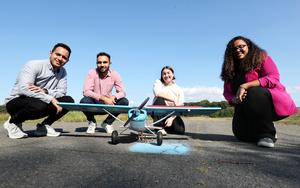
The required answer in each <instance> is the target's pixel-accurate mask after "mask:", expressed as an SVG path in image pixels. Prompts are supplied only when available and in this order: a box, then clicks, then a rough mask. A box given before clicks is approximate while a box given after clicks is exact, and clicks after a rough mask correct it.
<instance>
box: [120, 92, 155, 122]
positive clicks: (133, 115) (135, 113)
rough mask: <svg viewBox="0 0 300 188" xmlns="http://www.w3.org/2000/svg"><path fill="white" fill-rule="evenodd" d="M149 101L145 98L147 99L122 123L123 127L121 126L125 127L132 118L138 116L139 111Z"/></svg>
mask: <svg viewBox="0 0 300 188" xmlns="http://www.w3.org/2000/svg"><path fill="white" fill-rule="evenodd" d="M149 99H150V97H147V98H146V99H145V100H144V101H143V102H142V104H140V106H139V107H138V108H136V109H135V110H134V112H133V114H132V116H131V117H130V118H129V119H128V120H127V121H126V122H125V123H124V125H123V126H124V127H126V125H127V124H128V123H129V122H130V121H131V120H132V119H133V118H135V117H137V116H138V114H139V112H140V110H141V109H142V108H144V106H145V105H146V104H147V102H148V101H149Z"/></svg>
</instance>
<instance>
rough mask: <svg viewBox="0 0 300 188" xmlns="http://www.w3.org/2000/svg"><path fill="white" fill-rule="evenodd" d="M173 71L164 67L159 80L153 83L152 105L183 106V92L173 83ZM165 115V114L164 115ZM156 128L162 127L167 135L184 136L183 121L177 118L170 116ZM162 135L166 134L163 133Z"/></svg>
mask: <svg viewBox="0 0 300 188" xmlns="http://www.w3.org/2000/svg"><path fill="white" fill-rule="evenodd" d="M174 79H175V76H174V70H173V68H172V67H170V66H165V67H163V68H162V70H161V77H160V80H159V79H157V80H156V81H155V83H154V87H153V92H154V95H155V98H154V100H153V105H166V106H183V105H184V94H183V90H182V89H181V88H180V87H179V86H178V85H177V84H176V83H175V81H174ZM166 115H167V114H166ZM164 116H165V115H163V116H153V117H152V118H153V120H154V121H157V120H159V119H160V118H163V117H164ZM156 126H160V127H163V128H164V130H165V131H167V132H168V133H175V134H184V132H185V126H184V122H183V120H182V119H181V118H180V117H179V116H171V117H169V118H167V119H166V120H165V121H162V123H158V124H156ZM164 130H163V131H162V132H163V134H166V132H165V131H164Z"/></svg>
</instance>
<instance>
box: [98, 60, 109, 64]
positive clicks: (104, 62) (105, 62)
mask: <svg viewBox="0 0 300 188" xmlns="http://www.w3.org/2000/svg"><path fill="white" fill-rule="evenodd" d="M100 63H103V64H107V63H108V61H97V64H100Z"/></svg>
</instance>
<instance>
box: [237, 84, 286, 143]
mask: <svg viewBox="0 0 300 188" xmlns="http://www.w3.org/2000/svg"><path fill="white" fill-rule="evenodd" d="M283 100H284V99H283ZM283 118H285V117H279V116H277V115H276V113H275V110H274V105H273V101H272V96H271V94H270V92H269V91H268V89H266V88H262V87H252V88H250V89H248V91H247V97H246V99H245V100H244V101H243V102H242V103H241V104H238V105H236V106H235V110H234V116H233V120H232V130H233V134H234V135H235V136H236V137H237V138H238V139H239V140H242V141H246V142H257V141H258V140H259V139H261V138H265V137H268V138H271V139H272V140H273V141H274V142H275V141H276V139H275V134H276V129H275V127H274V123H273V121H277V120H280V119H283Z"/></svg>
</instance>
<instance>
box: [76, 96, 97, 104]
mask: <svg viewBox="0 0 300 188" xmlns="http://www.w3.org/2000/svg"><path fill="white" fill-rule="evenodd" d="M79 103H87V104H94V103H95V102H94V100H93V99H92V98H91V97H83V98H82V99H81V100H80V102H79Z"/></svg>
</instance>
